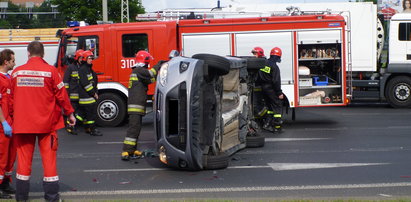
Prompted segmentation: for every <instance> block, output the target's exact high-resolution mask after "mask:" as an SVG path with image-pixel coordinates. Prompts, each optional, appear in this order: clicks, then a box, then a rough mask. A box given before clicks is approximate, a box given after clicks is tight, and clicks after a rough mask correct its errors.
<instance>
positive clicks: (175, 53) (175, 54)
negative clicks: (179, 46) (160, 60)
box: [168, 50, 180, 59]
mask: <svg viewBox="0 0 411 202" xmlns="http://www.w3.org/2000/svg"><path fill="white" fill-rule="evenodd" d="M179 55H180V53H179V52H178V51H177V50H172V51H171V52H170V54H169V55H168V57H169V58H170V59H171V58H174V57H177V56H179Z"/></svg>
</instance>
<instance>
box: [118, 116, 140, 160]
mask: <svg viewBox="0 0 411 202" xmlns="http://www.w3.org/2000/svg"><path fill="white" fill-rule="evenodd" d="M142 118H143V115H139V114H130V116H129V122H128V124H129V125H128V129H127V134H126V138H125V139H124V142H123V151H125V152H128V153H130V154H132V153H133V152H134V151H135V150H137V140H138V136H140V131H141V124H142Z"/></svg>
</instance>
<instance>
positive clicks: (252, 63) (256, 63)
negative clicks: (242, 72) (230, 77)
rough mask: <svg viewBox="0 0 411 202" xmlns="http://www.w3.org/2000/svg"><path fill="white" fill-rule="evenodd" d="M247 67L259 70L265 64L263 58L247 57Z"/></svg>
mask: <svg viewBox="0 0 411 202" xmlns="http://www.w3.org/2000/svg"><path fill="white" fill-rule="evenodd" d="M246 59H247V69H248V70H259V69H261V68H264V66H265V61H266V59H265V58H256V57H247V58H246Z"/></svg>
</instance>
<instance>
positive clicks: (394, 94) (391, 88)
mask: <svg viewBox="0 0 411 202" xmlns="http://www.w3.org/2000/svg"><path fill="white" fill-rule="evenodd" d="M385 95H386V98H387V101H388V103H389V104H390V105H391V106H392V107H395V108H409V107H411V78H410V77H408V76H398V77H395V78H393V79H391V80H390V81H388V84H387V87H386V88H385Z"/></svg>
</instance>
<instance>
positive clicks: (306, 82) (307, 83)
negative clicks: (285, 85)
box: [298, 78, 313, 86]
mask: <svg viewBox="0 0 411 202" xmlns="http://www.w3.org/2000/svg"><path fill="white" fill-rule="evenodd" d="M298 82H299V85H300V86H312V85H313V79H312V78H300V79H299V80H298Z"/></svg>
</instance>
